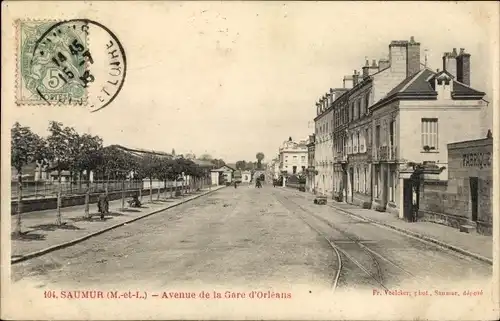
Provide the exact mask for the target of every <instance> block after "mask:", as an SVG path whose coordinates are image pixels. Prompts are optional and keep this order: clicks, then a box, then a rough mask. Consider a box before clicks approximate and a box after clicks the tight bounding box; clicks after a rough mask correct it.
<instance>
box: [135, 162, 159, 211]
mask: <svg viewBox="0 0 500 321" xmlns="http://www.w3.org/2000/svg"><path fill="white" fill-rule="evenodd" d="M160 163H161V161H160V159H159V158H158V157H157V156H155V155H151V154H147V155H145V156H144V157H143V158H142V159H141V162H140V170H139V172H140V176H142V177H145V178H149V201H150V202H153V179H155V178H157V177H158V174H159V173H158V169H159V168H160Z"/></svg>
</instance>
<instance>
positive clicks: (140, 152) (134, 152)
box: [109, 144, 173, 158]
mask: <svg viewBox="0 0 500 321" xmlns="http://www.w3.org/2000/svg"><path fill="white" fill-rule="evenodd" d="M109 147H114V148H118V149H121V150H123V151H125V152H127V153H129V154H132V155H134V156H137V157H143V156H144V155H146V154H150V155H156V156H163V157H170V158H172V157H173V156H172V154H169V153H165V152H161V151H155V150H147V149H141V148H130V147H125V146H122V145H118V144H115V145H110V146H109Z"/></svg>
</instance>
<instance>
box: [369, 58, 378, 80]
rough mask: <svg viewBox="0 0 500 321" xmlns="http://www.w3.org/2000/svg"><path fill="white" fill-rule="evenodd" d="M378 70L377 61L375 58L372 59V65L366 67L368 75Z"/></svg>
mask: <svg viewBox="0 0 500 321" xmlns="http://www.w3.org/2000/svg"><path fill="white" fill-rule="evenodd" d="M377 71H378V66H377V61H376V60H375V59H373V60H372V65H371V66H370V68H369V69H368V75H369V76H371V75H373V74H374V73H376V72H377Z"/></svg>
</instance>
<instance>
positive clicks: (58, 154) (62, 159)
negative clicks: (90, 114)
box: [47, 121, 77, 225]
mask: <svg viewBox="0 0 500 321" xmlns="http://www.w3.org/2000/svg"><path fill="white" fill-rule="evenodd" d="M49 132H50V135H49V137H48V138H47V148H48V153H49V156H50V161H51V168H52V169H55V170H56V171H57V181H58V185H59V188H58V192H57V220H56V224H57V225H61V224H62V219H61V204H62V182H61V172H62V171H63V170H69V169H70V166H71V164H70V163H71V161H73V160H74V153H75V143H74V140H75V137H76V135H77V134H76V132H75V130H74V129H73V128H70V127H66V128H63V124H62V123H60V122H56V121H51V122H50V123H49Z"/></svg>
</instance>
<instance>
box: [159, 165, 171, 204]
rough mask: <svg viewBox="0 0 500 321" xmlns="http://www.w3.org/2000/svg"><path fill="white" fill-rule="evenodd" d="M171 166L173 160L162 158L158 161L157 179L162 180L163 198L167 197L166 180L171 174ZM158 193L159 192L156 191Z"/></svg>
mask: <svg viewBox="0 0 500 321" xmlns="http://www.w3.org/2000/svg"><path fill="white" fill-rule="evenodd" d="M172 166H173V160H170V159H166V158H162V159H160V161H159V164H158V168H157V171H158V179H160V180H162V181H163V184H164V185H163V186H164V188H165V199H166V198H167V181H168V180H170V178H171V175H170V172H171V168H172ZM158 195H159V193H158Z"/></svg>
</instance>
